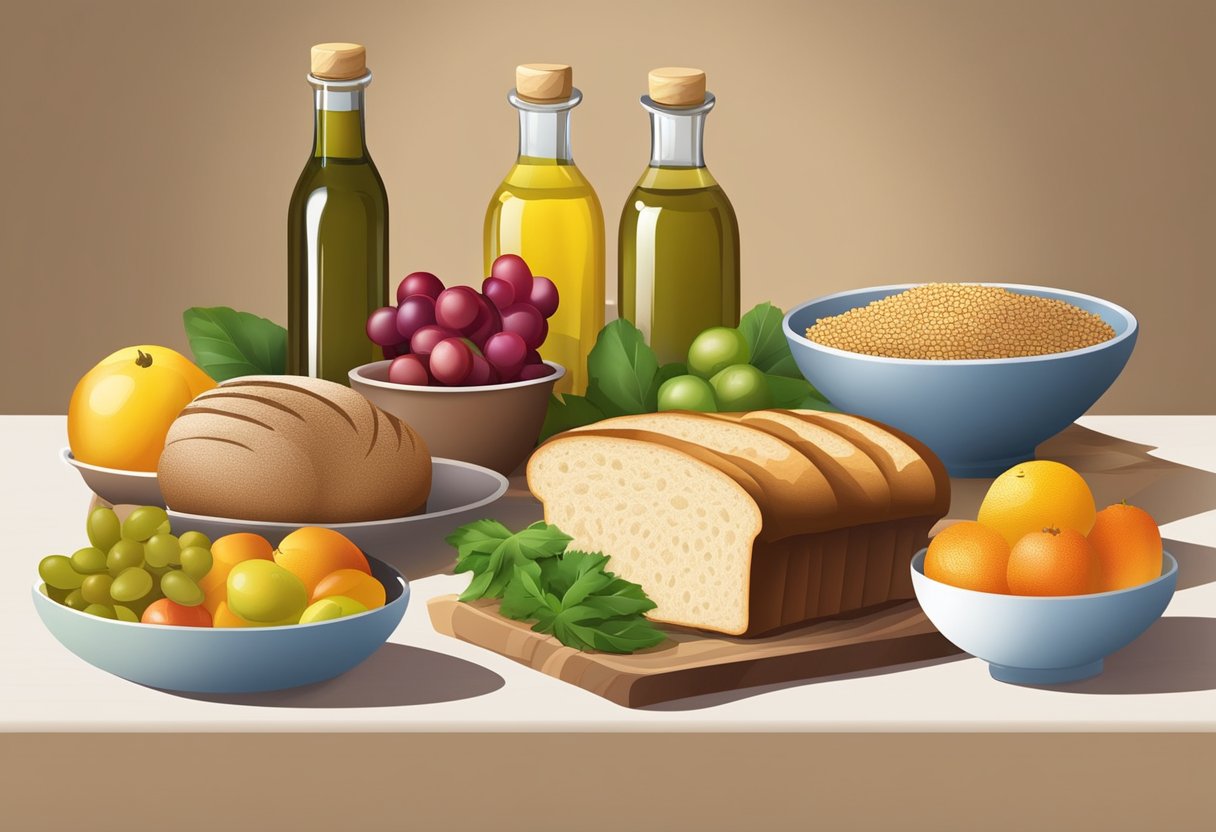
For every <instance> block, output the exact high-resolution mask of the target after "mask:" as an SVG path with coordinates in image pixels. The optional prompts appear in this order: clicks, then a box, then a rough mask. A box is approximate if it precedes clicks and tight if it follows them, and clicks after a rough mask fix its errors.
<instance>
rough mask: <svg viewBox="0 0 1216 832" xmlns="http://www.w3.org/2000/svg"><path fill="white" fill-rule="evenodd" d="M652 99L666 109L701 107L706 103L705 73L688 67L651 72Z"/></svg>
mask: <svg viewBox="0 0 1216 832" xmlns="http://www.w3.org/2000/svg"><path fill="white" fill-rule="evenodd" d="M648 81H649V83H650V98H651V100H652V101H654V103H656V104H662V105H664V106H666V107H699V106H701V105H702V104H704V103H705V73H704V72H702V71H701V70H699V69H692V68H691V67H686V66H665V67H661V68H659V69H652V70H650V77H649V78H648Z"/></svg>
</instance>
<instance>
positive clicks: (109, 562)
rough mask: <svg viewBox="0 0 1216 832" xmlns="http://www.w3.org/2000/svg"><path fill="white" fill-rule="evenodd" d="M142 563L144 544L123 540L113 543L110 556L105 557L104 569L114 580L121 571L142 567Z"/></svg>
mask: <svg viewBox="0 0 1216 832" xmlns="http://www.w3.org/2000/svg"><path fill="white" fill-rule="evenodd" d="M143 562H144V544H142V543H139V542H138V541H135V540H127V539H125V538H124V539H123V540H120V541H118V542H117V543H115V544H114V545H113V546H112V547H111V548H110V554H108V555H106V569H108V570H109V572H110V576H111V577H115V578H116V577H118V573H119V572H121V571H122V570H124V569H129V568H131V567H132V566H142V565H143Z"/></svg>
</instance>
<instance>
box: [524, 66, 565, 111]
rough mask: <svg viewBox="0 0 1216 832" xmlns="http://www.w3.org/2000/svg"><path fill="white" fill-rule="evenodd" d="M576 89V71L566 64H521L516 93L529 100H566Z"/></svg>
mask: <svg viewBox="0 0 1216 832" xmlns="http://www.w3.org/2000/svg"><path fill="white" fill-rule="evenodd" d="M573 90H574V71H573V70H572V69H570V67H569V66H568V65H566V64H520V65H519V66H517V67H515V94H516V95H518V96H519V97H520V98H525V99H527V100H528V101H549V102H551V101H565V100H566V99H568V98H569V97H570V96H571V95H573V94H574V93H573Z"/></svg>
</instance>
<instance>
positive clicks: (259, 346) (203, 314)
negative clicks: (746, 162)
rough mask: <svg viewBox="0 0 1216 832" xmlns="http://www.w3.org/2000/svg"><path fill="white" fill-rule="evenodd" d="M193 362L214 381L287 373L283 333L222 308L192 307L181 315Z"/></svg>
mask: <svg viewBox="0 0 1216 832" xmlns="http://www.w3.org/2000/svg"><path fill="white" fill-rule="evenodd" d="M182 320H183V322H184V323H185V325H186V338H187V340H189V342H190V351H191V352H193V353H194V361H195V363H196V364H198V366H199V367H201V368H202V369H203V372H205V373H207V375H209V376H211V377H212V378H213V379H215V380H216V381H226V380H228V379H230V378H236V377H237V376H249V375H282V374H283V373H285V372H287V330H286V329H284V328H283V327H281V326H279V325H278V324H276V323H274V322H273V321H268V320H267V319H265V318H259V317H258V316H257V315H251V314H250V313H248V312H237V311H236V310H233V309H229V308H228V307H226V306H213V307H200V306H195V307H192V308H190V309H187V310H186V311H185V312H184V313H182Z"/></svg>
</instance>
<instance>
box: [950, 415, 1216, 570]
mask: <svg viewBox="0 0 1216 832" xmlns="http://www.w3.org/2000/svg"><path fill="white" fill-rule="evenodd" d="M1153 450H1155V447H1154V446H1153V445H1141V444H1139V443H1136V442H1128V441H1127V440H1124V439H1119V438H1117V437H1114V436H1107V435H1106V434H1104V433H1099V432H1098V431H1096V430H1090V429H1089V428H1084V427H1081V426H1080V425H1072V426H1071V427H1069V428H1067V429H1065V430H1064V431H1063V432H1061V433H1060V434H1059V435H1058V436H1055V437H1053V438H1052V439H1049V440H1047V441H1046V442H1044V443H1043V444H1042V445H1040V446H1039V448H1038V451H1037V454H1038V458H1039V459H1053V460H1056V461H1057V462H1063V463H1064V464H1065V465H1068V466H1070V467H1072V468H1075V469H1076V470H1077V471H1079V472H1080V473H1081V474H1082V475H1083V476H1084V477H1085V481H1086V482H1087V483H1089V487H1090V489H1091V490H1092V491H1093V492H1094V500H1095V501H1096V502H1097V504H1098V507H1099V508H1104V507H1105V506H1108V505H1111V504H1112V503H1118V502H1120V501H1122V500H1127V501H1128V502H1129V503H1131V504H1132V505H1136V506H1139V507H1140V508H1142V509H1144V510H1145V511H1147V512H1148V513H1149V514H1151V515H1152V516H1153V519H1155V520H1156V521H1157V522H1158V523H1159V524H1160V525H1165V524H1166V523H1172V522H1174V521H1176V520H1184V519H1186V518H1188V517H1193V516H1194V515H1196V514H1202V513H1204V512H1206V511H1212V510H1213V509H1216V473H1212V472H1211V471H1204V470H1201V469H1199V468H1191V467H1190V466H1187V465H1181V464H1179V463H1177V462H1170V461H1169V460H1165V459H1158V458H1157V457H1154V456H1151V455H1150V452H1151V451H1153ZM991 484H992V480H990V479H952V480H951V481H950V487H951V492H952V498H951V502H950V514H949V516H950V518H959V519H974V518H975V516H976V514H977V513H978V512H979V508H980V503H981V502H983V499H984V494H985V493H987V491H988V487H989V486H990V485H991ZM1165 548H1166V549H1167V550H1168V551H1169V552H1170V553H1171V554H1172V555H1173V556H1174V557H1175V558H1177V559H1178V588H1179V589H1189V588H1190V587H1195V586H1200V585H1202V584H1207V583H1212V582H1213V581H1216V548H1212V547H1210V546H1201V545H1198V544H1194V543H1183V542H1180V541H1176V540H1166V541H1165Z"/></svg>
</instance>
